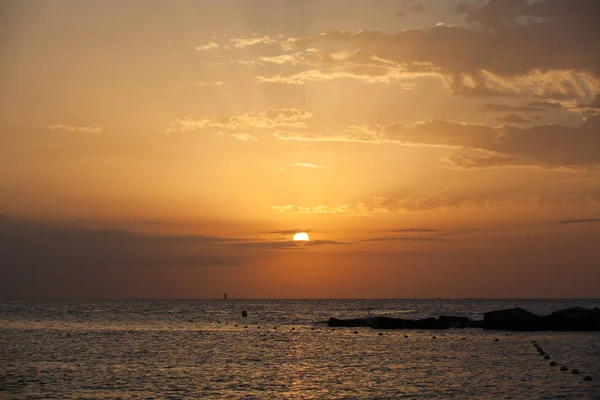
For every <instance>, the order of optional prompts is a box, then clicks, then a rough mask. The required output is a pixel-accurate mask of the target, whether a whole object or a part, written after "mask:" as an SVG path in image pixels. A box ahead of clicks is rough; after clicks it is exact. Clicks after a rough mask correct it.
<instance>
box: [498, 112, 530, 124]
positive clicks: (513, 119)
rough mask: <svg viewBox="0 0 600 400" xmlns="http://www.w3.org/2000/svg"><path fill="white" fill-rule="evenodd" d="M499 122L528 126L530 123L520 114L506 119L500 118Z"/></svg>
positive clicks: (508, 116) (511, 115)
mask: <svg viewBox="0 0 600 400" xmlns="http://www.w3.org/2000/svg"><path fill="white" fill-rule="evenodd" d="M498 121H500V122H505V123H507V124H528V123H529V122H530V121H529V120H528V119H525V118H523V117H521V116H520V115H518V114H509V115H507V116H505V117H502V118H498Z"/></svg>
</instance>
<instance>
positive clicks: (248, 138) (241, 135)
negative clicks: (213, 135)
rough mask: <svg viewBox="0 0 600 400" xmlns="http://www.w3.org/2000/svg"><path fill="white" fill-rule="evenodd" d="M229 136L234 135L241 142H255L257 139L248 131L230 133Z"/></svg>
mask: <svg viewBox="0 0 600 400" xmlns="http://www.w3.org/2000/svg"><path fill="white" fill-rule="evenodd" d="M229 136H231V137H234V138H236V139H237V140H241V141H242V142H256V141H258V139H257V138H255V137H254V136H252V135H250V134H249V133H232V134H231V135H229Z"/></svg>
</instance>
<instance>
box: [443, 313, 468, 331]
mask: <svg viewBox="0 0 600 400" xmlns="http://www.w3.org/2000/svg"><path fill="white" fill-rule="evenodd" d="M438 321H440V322H443V323H445V324H446V325H448V326H449V327H450V328H466V327H467V326H469V318H467V317H452V316H446V315H442V316H441V317H439V318H438Z"/></svg>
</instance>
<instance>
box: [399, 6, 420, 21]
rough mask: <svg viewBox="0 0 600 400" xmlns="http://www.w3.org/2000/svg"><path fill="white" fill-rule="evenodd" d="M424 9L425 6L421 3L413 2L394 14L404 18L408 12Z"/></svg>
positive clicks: (415, 12)
mask: <svg viewBox="0 0 600 400" xmlns="http://www.w3.org/2000/svg"><path fill="white" fill-rule="evenodd" d="M423 11H425V6H423V4H413V5H412V6H410V7H406V6H405V7H404V8H403V9H402V10H400V11H398V12H397V13H396V15H397V16H398V17H400V18H404V17H406V16H408V15H409V14H420V13H422V12H423Z"/></svg>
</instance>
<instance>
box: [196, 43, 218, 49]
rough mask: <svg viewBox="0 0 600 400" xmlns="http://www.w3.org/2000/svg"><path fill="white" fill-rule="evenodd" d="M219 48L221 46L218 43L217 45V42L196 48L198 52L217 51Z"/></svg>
mask: <svg viewBox="0 0 600 400" xmlns="http://www.w3.org/2000/svg"><path fill="white" fill-rule="evenodd" d="M217 47H219V45H218V44H217V43H215V42H208V43H207V44H203V45H200V46H196V50H198V51H208V50H213V49H216V48H217Z"/></svg>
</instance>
